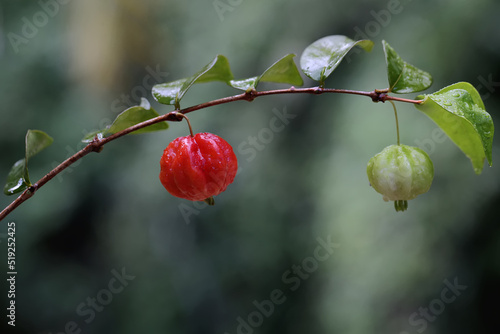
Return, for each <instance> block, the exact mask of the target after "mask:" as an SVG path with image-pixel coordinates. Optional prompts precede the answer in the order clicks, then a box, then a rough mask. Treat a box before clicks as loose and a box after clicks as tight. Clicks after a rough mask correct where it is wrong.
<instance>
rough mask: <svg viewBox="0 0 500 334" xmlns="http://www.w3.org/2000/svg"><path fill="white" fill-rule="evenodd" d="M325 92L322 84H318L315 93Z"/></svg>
mask: <svg viewBox="0 0 500 334" xmlns="http://www.w3.org/2000/svg"><path fill="white" fill-rule="evenodd" d="M322 93H323V87H321V86H318V87H316V89H315V90H314V94H318V95H319V94H322Z"/></svg>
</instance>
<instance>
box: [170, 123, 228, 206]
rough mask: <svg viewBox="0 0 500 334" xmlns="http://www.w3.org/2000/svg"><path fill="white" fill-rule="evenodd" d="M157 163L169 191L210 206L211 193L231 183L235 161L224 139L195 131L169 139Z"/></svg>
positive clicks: (221, 190)
mask: <svg viewBox="0 0 500 334" xmlns="http://www.w3.org/2000/svg"><path fill="white" fill-rule="evenodd" d="M160 166H161V171H160V181H161V183H162V184H163V186H164V187H165V189H167V191H168V192H169V193H170V194H172V195H174V196H176V197H180V198H185V199H188V200H191V201H206V202H207V203H209V204H211V205H213V196H216V195H218V194H220V193H221V192H223V191H224V190H226V188H227V186H228V185H229V184H231V183H232V182H233V180H234V177H235V176H236V172H237V170H238V161H237V160H236V155H235V154H234V152H233V148H232V147H231V145H229V144H228V143H227V142H226V141H225V140H224V139H222V138H220V137H219V136H216V135H214V134H211V133H197V134H196V135H194V136H192V135H190V136H186V137H180V138H177V139H175V140H174V141H172V142H171V143H170V144H169V145H168V146H167V148H166V149H165V150H164V151H163V156H162V157H161V160H160Z"/></svg>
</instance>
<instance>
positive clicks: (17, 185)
mask: <svg viewBox="0 0 500 334" xmlns="http://www.w3.org/2000/svg"><path fill="white" fill-rule="evenodd" d="M25 170H26V160H25V159H21V160H19V161H17V162H16V163H15V164H14V166H12V168H11V170H10V172H9V175H7V183H6V184H5V186H4V188H3V193H4V194H5V195H14V194H17V193H20V192H22V191H24V190H25V189H26V188H28V187H29V186H30V185H31V183H30V182H29V180H28V181H26V180H25V177H24V172H25Z"/></svg>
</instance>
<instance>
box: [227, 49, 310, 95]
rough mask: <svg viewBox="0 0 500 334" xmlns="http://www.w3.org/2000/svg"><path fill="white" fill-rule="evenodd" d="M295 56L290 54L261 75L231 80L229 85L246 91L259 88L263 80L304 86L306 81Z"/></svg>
mask: <svg viewBox="0 0 500 334" xmlns="http://www.w3.org/2000/svg"><path fill="white" fill-rule="evenodd" d="M294 57H295V55H294V54H288V55H286V56H284V57H283V58H281V59H280V60H278V61H277V62H275V63H274V64H273V65H271V66H270V67H269V68H268V69H267V70H265V71H264V73H262V74H261V75H260V76H257V77H252V78H248V79H242V80H231V81H230V82H229V85H230V86H232V87H234V88H237V89H241V90H244V91H246V90H248V89H257V85H258V84H259V82H261V81H263V82H276V83H285V84H290V85H295V86H302V85H303V84H304V81H303V80H302V77H301V76H300V73H299V70H298V69H297V66H296V65H295V62H294V61H293V58H294Z"/></svg>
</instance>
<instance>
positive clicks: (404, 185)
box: [366, 145, 434, 211]
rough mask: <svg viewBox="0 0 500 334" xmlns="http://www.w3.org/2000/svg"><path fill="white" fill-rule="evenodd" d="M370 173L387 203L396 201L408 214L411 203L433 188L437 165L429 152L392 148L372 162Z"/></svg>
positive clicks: (392, 146) (398, 208)
mask: <svg viewBox="0 0 500 334" xmlns="http://www.w3.org/2000/svg"><path fill="white" fill-rule="evenodd" d="M366 172H367V174H368V180H369V181H370V184H371V186H372V187H373V189H375V190H376V191H377V192H378V193H380V194H382V195H383V196H384V197H383V198H384V201H394V207H395V208H396V211H405V210H406V209H407V208H408V202H407V201H409V200H411V199H414V198H415V197H417V196H418V195H420V194H423V193H426V192H427V191H428V190H429V188H430V187H431V184H432V179H433V177H434V166H433V165H432V161H431V159H430V158H429V156H428V155H427V153H425V152H424V151H422V150H421V149H419V148H417V147H412V146H407V145H391V146H388V147H386V148H384V149H383V150H382V152H380V153H378V154H377V155H375V156H374V157H373V158H371V159H370V161H369V162H368V167H367V169H366Z"/></svg>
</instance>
